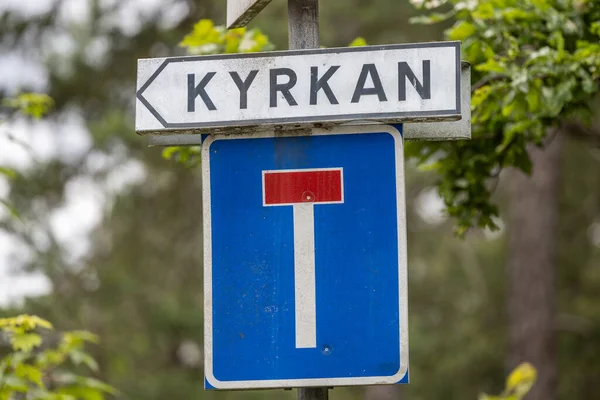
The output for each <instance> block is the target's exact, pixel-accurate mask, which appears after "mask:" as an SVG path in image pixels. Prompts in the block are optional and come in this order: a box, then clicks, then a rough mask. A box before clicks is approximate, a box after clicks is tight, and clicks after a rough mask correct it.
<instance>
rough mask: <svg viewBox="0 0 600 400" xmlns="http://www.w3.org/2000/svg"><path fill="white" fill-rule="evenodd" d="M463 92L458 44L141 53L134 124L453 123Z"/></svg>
mask: <svg viewBox="0 0 600 400" xmlns="http://www.w3.org/2000/svg"><path fill="white" fill-rule="evenodd" d="M460 88H461V63H460V43H459V42H439V43H419V44H407V45H391V46H371V47H353V48H339V49H318V50H294V51H287V52H269V53H255V54H233V55H232V54H229V55H212V56H198V57H175V58H166V59H164V58H163V59H145V60H139V62H138V92H137V98H138V102H137V110H136V130H137V131H138V133H140V134H146V133H151V134H152V133H154V134H156V133H161V132H162V133H169V134H171V133H173V131H192V130H193V131H194V132H195V133H199V132H210V133H219V132H227V131H229V132H232V131H233V132H236V131H238V132H239V131H241V129H242V128H244V129H245V131H248V130H250V129H253V130H258V129H260V128H261V127H262V128H265V127H269V126H271V127H273V126H274V127H278V126H281V127H284V128H290V129H297V128H301V127H306V126H314V125H315V124H321V125H322V124H326V125H327V124H335V123H342V122H348V121H353V120H371V121H377V122H394V123H397V122H402V121H404V122H408V121H419V122H422V121H452V120H458V119H460V118H461V101H460V100H461V98H460V93H461V90H460Z"/></svg>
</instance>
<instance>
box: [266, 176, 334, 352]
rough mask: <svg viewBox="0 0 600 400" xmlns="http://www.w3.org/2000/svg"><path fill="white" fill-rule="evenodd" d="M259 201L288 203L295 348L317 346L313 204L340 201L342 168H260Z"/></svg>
mask: <svg viewBox="0 0 600 400" xmlns="http://www.w3.org/2000/svg"><path fill="white" fill-rule="evenodd" d="M262 175H263V176H262V178H263V205H264V206H292V209H293V213H294V293H295V312H296V321H295V322H296V348H299V349H302V348H315V347H317V304H316V283H315V215H314V206H315V204H341V203H343V202H344V183H343V182H344V179H343V169H342V168H319V169H292V170H289V169H288V170H274V171H263V174H262Z"/></svg>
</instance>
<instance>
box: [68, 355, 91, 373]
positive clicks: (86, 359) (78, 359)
mask: <svg viewBox="0 0 600 400" xmlns="http://www.w3.org/2000/svg"><path fill="white" fill-rule="evenodd" d="M69 357H70V358H71V361H73V363H74V364H76V365H80V364H84V365H86V366H87V367H88V368H89V369H91V370H92V371H98V363H97V362H96V360H94V358H93V357H92V356H90V355H89V354H88V353H86V352H84V351H81V350H72V351H71V352H70V353H69Z"/></svg>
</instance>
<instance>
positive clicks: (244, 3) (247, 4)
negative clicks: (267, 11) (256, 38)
mask: <svg viewBox="0 0 600 400" xmlns="http://www.w3.org/2000/svg"><path fill="white" fill-rule="evenodd" d="M270 2H271V0H227V28H229V29H231V28H241V27H244V26H246V25H248V22H250V21H251V20H252V19H253V18H254V17H255V16H256V15H257V14H258V13H260V12H261V11H262V9H263V8H265V7H266V6H267V4H269V3H270Z"/></svg>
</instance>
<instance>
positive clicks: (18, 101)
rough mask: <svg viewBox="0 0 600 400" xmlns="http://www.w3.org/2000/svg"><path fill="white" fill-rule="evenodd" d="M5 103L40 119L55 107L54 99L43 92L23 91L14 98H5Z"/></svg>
mask: <svg viewBox="0 0 600 400" xmlns="http://www.w3.org/2000/svg"><path fill="white" fill-rule="evenodd" d="M4 105H5V106H7V107H11V108H15V109H17V110H18V111H20V112H21V113H23V114H24V115H28V116H31V117H33V118H37V119H40V118H42V117H43V116H44V115H46V114H47V113H48V112H50V111H51V110H52V108H53V107H54V101H53V100H52V98H51V97H50V96H48V95H47V94H43V93H21V94H19V95H18V96H17V97H15V98H14V99H6V100H4Z"/></svg>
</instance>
